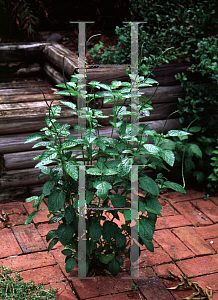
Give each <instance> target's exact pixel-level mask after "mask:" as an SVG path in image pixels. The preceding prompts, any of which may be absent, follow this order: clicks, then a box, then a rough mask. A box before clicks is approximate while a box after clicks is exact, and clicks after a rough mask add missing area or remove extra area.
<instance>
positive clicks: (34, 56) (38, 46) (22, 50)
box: [0, 42, 51, 62]
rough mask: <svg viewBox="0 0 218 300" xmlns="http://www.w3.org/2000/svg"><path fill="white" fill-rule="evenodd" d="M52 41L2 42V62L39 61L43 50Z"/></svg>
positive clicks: (0, 54) (0, 50) (0, 55)
mask: <svg viewBox="0 0 218 300" xmlns="http://www.w3.org/2000/svg"><path fill="white" fill-rule="evenodd" d="M48 45H51V43H46V42H42V43H35V42H32V43H16V44H14V43H2V44H1V45H0V62H6V61H7V62H17V61H34V62H35V61H38V60H41V59H42V58H43V55H42V51H43V50H44V48H45V47H46V46H48Z"/></svg>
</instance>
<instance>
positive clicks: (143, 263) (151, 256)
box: [139, 248, 172, 268]
mask: <svg viewBox="0 0 218 300" xmlns="http://www.w3.org/2000/svg"><path fill="white" fill-rule="evenodd" d="M171 261H172V260H171V258H170V256H169V255H168V254H167V253H166V252H165V251H164V250H163V249H161V248H157V249H155V250H154V252H149V251H148V250H145V251H142V252H141V255H140V258H139V268H144V267H151V266H155V265H161V264H164V263H168V262H171Z"/></svg>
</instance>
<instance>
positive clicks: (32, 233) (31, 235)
mask: <svg viewBox="0 0 218 300" xmlns="http://www.w3.org/2000/svg"><path fill="white" fill-rule="evenodd" d="M12 230H13V232H14V235H15V237H16V239H17V241H18V243H19V245H20V247H21V249H22V250H23V252H24V253H30V252H36V251H42V250H46V247H45V244H44V242H43V240H42V238H41V236H40V235H39V233H38V231H37V229H36V227H35V225H34V224H33V223H31V224H28V225H27V226H24V225H19V226H14V227H12Z"/></svg>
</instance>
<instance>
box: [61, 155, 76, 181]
mask: <svg viewBox="0 0 218 300" xmlns="http://www.w3.org/2000/svg"><path fill="white" fill-rule="evenodd" d="M64 169H65V171H66V172H67V174H68V175H70V177H72V178H73V179H74V180H75V181H77V180H78V178H79V168H78V166H76V165H75V163H74V162H71V161H69V160H68V161H67V162H64Z"/></svg>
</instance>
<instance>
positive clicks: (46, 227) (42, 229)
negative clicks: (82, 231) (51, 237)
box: [37, 223, 59, 236]
mask: <svg viewBox="0 0 218 300" xmlns="http://www.w3.org/2000/svg"><path fill="white" fill-rule="evenodd" d="M58 225H59V224H58V223H54V224H48V223H44V224H39V225H37V230H38V232H39V234H40V235H41V236H46V235H47V233H48V232H49V231H50V230H56V229H57V228H58Z"/></svg>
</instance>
